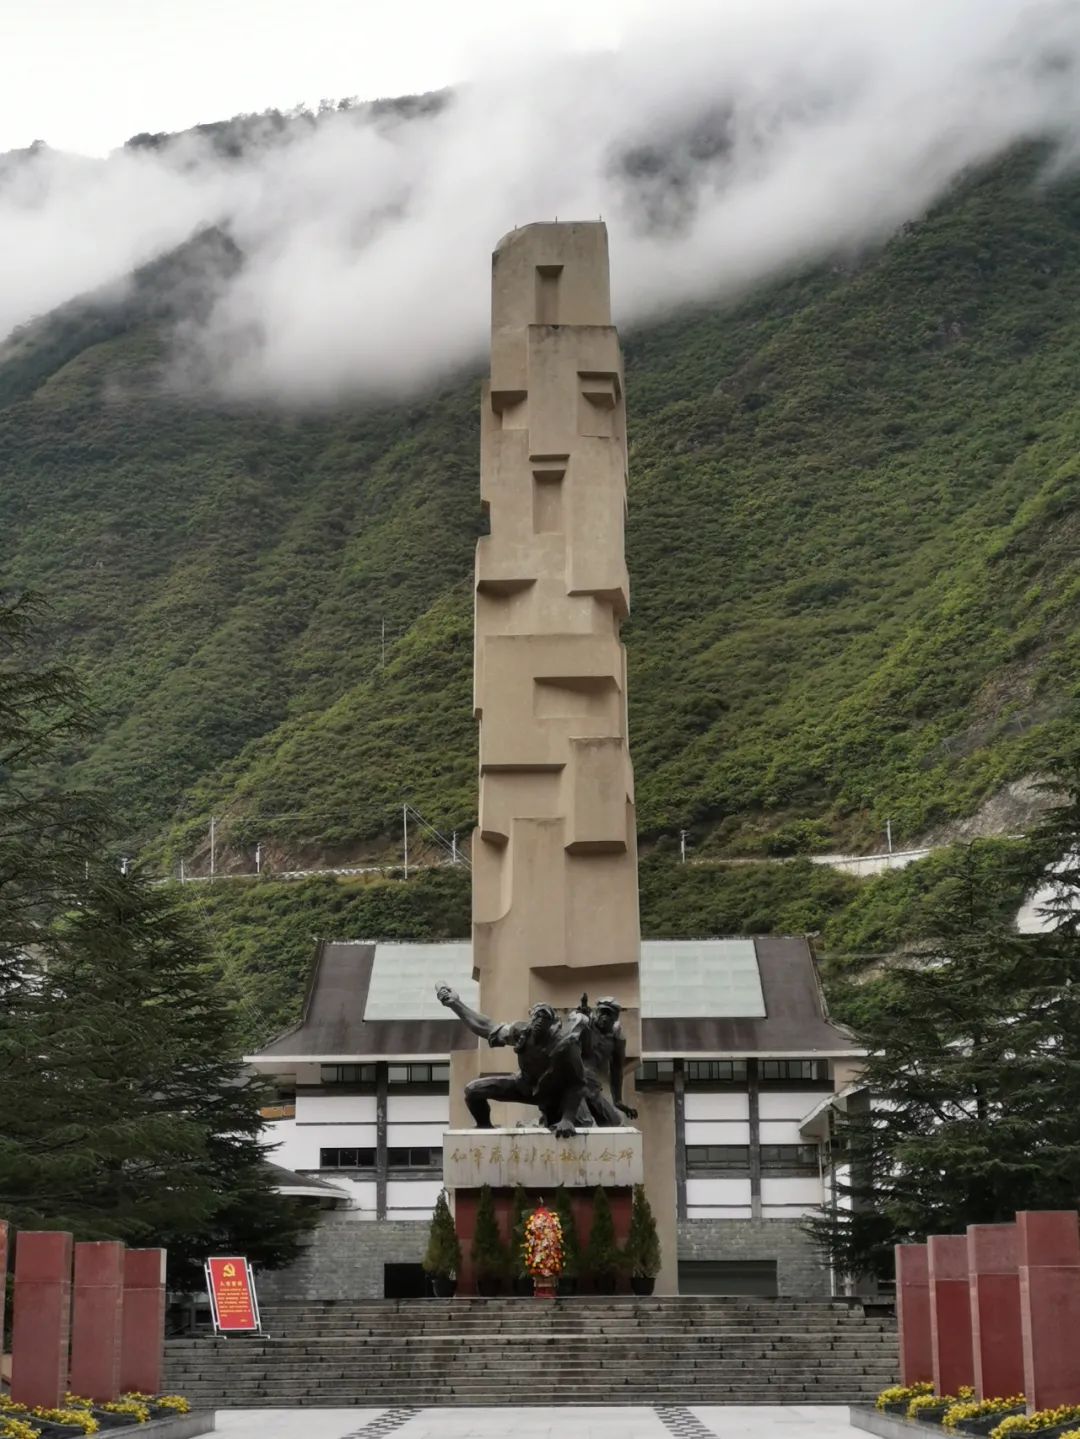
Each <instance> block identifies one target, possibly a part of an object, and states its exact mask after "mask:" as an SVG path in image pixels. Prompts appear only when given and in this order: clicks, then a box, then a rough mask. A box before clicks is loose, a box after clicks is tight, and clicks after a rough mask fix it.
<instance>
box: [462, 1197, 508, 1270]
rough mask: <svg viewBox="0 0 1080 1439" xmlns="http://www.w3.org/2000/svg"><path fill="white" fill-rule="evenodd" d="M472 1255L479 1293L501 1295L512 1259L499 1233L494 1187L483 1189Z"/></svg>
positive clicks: (477, 1214) (477, 1208) (478, 1207)
mask: <svg viewBox="0 0 1080 1439" xmlns="http://www.w3.org/2000/svg"><path fill="white" fill-rule="evenodd" d="M470 1253H471V1255H472V1262H473V1271H474V1272H475V1274H476V1290H477V1293H478V1294H501V1293H502V1288H503V1280H504V1279H505V1278H506V1272H507V1268H508V1259H509V1255H508V1254H507V1252H506V1245H505V1244H504V1243H503V1241H502V1235H501V1234H500V1233H499V1221H498V1218H497V1217H496V1214H495V1197H494V1195H493V1194H492V1192H491V1185H490V1184H483V1185H481V1187H480V1203H479V1204H478V1205H477V1207H476V1233H475V1234H474V1235H473V1242H472V1249H471V1250H470Z"/></svg>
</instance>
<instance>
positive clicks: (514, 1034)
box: [435, 984, 586, 1138]
mask: <svg viewBox="0 0 1080 1439" xmlns="http://www.w3.org/2000/svg"><path fill="white" fill-rule="evenodd" d="M435 994H436V997H437V998H438V1000H439V1003H440V1004H445V1005H446V1007H447V1009H451V1010H453V1012H454V1013H455V1014H456V1015H457V1017H458V1018H459V1019H460V1020H461V1021H462V1023H463V1024H464V1025H466V1027H467V1028H469V1029H471V1030H472V1032H473V1034H475V1035H478V1036H479V1038H480V1039H486V1040H487V1042H488V1044H489V1045H490V1046H491V1047H492V1049H499V1048H502V1047H503V1046H508V1047H510V1048H512V1049H513V1050H514V1052H515V1054H516V1055H517V1057H518V1072H517V1074H487V1075H484V1076H483V1077H482V1078H480V1079H472V1080H470V1081H469V1083H468V1084H467V1085H466V1086H465V1103H466V1105H467V1106H468V1110H469V1113H470V1114H471V1115H472V1117H473V1118H474V1119H475V1120H476V1127H477V1129H491V1128H492V1123H491V1102H492V1100H495V1101H501V1102H503V1103H508V1104H533V1105H536V1106H537V1108H539V1110H540V1112H541V1115H542V1118H543V1122H544V1123H545V1124H546V1125H547V1126H548V1127H549V1128H550V1129H552V1130H553V1131H554V1132H555V1133H556V1134H557V1135H558V1136H559V1137H560V1138H566V1137H567V1136H569V1135H571V1134H573V1133H574V1116H575V1115H576V1114H577V1112H578V1109H579V1108H580V1106H581V1102H582V1099H583V1097H584V1093H585V1087H586V1078H585V1069H584V1065H583V1064H582V1059H581V1040H580V1031H581V1030H583V1029H584V1027H585V1024H584V1022H583V1020H582V1019H580V1018H579V1019H577V1020H575V1021H574V1022H573V1023H570V1022H563V1023H560V1021H559V1016H558V1015H557V1014H556V1012H555V1009H554V1008H553V1006H552V1005H550V1004H534V1005H533V1007H532V1009H530V1010H529V1017H528V1018H527V1019H519V1020H517V1021H516V1022H515V1023H513V1024H496V1023H495V1021H494V1020H493V1019H488V1017H487V1016H486V1015H484V1014H478V1013H477V1012H476V1010H475V1009H470V1008H469V1006H468V1005H467V1004H466V1003H465V1002H464V1001H463V1000H462V998H461V996H460V995H459V994H457V993H456V992H455V991H454V990H452V989H451V988H450V987H449V986H448V985H445V984H440V985H439V987H438V988H437V989H436V991H435Z"/></svg>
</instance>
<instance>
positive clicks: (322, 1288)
mask: <svg viewBox="0 0 1080 1439" xmlns="http://www.w3.org/2000/svg"><path fill="white" fill-rule="evenodd" d="M427 1241H428V1221H427V1220H426V1219H425V1220H415V1219H381V1220H364V1221H359V1222H358V1221H351V1222H350V1221H342V1220H336V1221H335V1220H334V1219H326V1220H324V1221H323V1222H322V1223H321V1224H320V1225H319V1227H318V1229H315V1230H313V1231H312V1233H311V1234H310V1235H309V1236H308V1237H307V1239H306V1241H305V1244H304V1252H303V1254H301V1255H300V1257H299V1259H297V1261H296V1263H295V1264H290V1265H289V1266H288V1268H286V1269H277V1270H273V1271H271V1270H262V1271H260V1273H259V1274H258V1276H257V1280H256V1284H257V1288H258V1294H259V1299H260V1301H262V1302H267V1301H269V1302H270V1303H272V1302H273V1301H274V1300H275V1299H381V1298H382V1297H383V1265H385V1264H419V1263H420V1261H421V1259H422V1258H423V1257H424V1251H425V1249H426V1248H427Z"/></svg>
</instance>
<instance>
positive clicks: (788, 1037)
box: [255, 936, 861, 1060]
mask: <svg viewBox="0 0 1080 1439" xmlns="http://www.w3.org/2000/svg"><path fill="white" fill-rule="evenodd" d="M703 942H704V941H703ZM754 945H755V949H756V953H757V960H758V969H759V972H760V976H761V984H762V991H763V994H764V998H765V1015H764V1017H757V1018H748V1017H738V1016H722V1015H715V1016H708V1015H693V1016H691V1015H687V1016H685V1017H683V1018H679V1017H676V1018H664V1019H650V1018H649V1017H648V1015H647V1014H646V1015H645V1016H644V1017H643V1020H642V1031H643V1032H642V1048H643V1050H644V1052H645V1053H646V1054H671V1055H692V1054H790V1055H813V1054H837V1053H840V1054H849V1053H859V1052H861V1051H860V1050H859V1049H858V1046H857V1043H856V1041H855V1040H854V1038H853V1037H852V1035H851V1034H850V1033H849V1032H848V1031H847V1030H845V1029H844V1028H842V1027H841V1026H840V1025H837V1024H834V1023H833V1022H832V1021H831V1020H830V1019H829V1018H828V1013H827V1011H826V1008H825V1001H824V996H823V994H822V990H821V984H820V981H819V978H818V972H817V966H816V964H815V963H814V956H813V953H812V951H811V949H810V946H809V944H808V943H807V941H806V940H805V939H800V938H793V937H792V938H788V937H784V938H771V937H766V936H761V937H758V938H756V939H755V940H754ZM375 949H376V946H375V945H374V944H348V943H330V942H327V941H323V942H320V944H319V946H318V949H317V951H316V954H315V961H314V964H313V966H312V971H311V976H310V979H309V983H308V990H307V995H306V997H305V1001H304V1017H303V1019H302V1020H301V1021H300V1023H299V1024H297V1025H294V1026H293V1027H292V1028H291V1029H288V1030H286V1031H285V1033H284V1034H281V1035H279V1036H278V1037H277V1038H276V1039H274V1040H271V1042H270V1043H269V1044H268V1045H266V1046H265V1048H263V1049H262V1050H260V1051H259V1053H258V1055H257V1056H255V1057H256V1058H258V1059H261V1060H266V1059H273V1058H274V1057H275V1056H280V1057H282V1058H286V1057H288V1058H304V1057H306V1056H310V1057H311V1058H312V1059H318V1058H320V1057H324V1056H327V1055H338V1056H350V1057H351V1056H356V1057H360V1058H379V1057H380V1056H395V1055H399V1056H406V1055H422V1054H431V1055H441V1054H449V1053H451V1051H453V1050H460V1049H472V1048H474V1047H475V1045H476V1040H475V1039H474V1037H473V1036H472V1035H471V1034H470V1033H469V1031H468V1030H467V1029H466V1028H465V1026H464V1025H463V1024H461V1023H459V1022H458V1021H457V1020H454V1019H399V1020H365V1019H364V1011H365V1008H366V1006H367V1000H368V988H369V985H370V983H371V973H372V966H373V963H374V958H375Z"/></svg>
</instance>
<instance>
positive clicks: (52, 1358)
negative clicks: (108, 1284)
mask: <svg viewBox="0 0 1080 1439" xmlns="http://www.w3.org/2000/svg"><path fill="white" fill-rule="evenodd" d="M70 1324H71V1235H70V1234H61V1233H59V1232H57V1231H48V1232H46V1231H38V1230H26V1229H24V1230H23V1231H22V1232H21V1233H20V1234H19V1235H18V1238H17V1240H16V1243H15V1304H14V1308H13V1312H12V1321H11V1397H12V1399H14V1400H15V1402H16V1403H17V1404H28V1405H30V1406H31V1408H32V1407H34V1406H35V1405H38V1404H42V1405H44V1406H45V1407H46V1408H49V1409H55V1408H57V1407H58V1406H59V1405H60V1404H61V1403H62V1402H63V1398H64V1390H65V1388H66V1387H67V1367H68V1337H69V1334H70Z"/></svg>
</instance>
